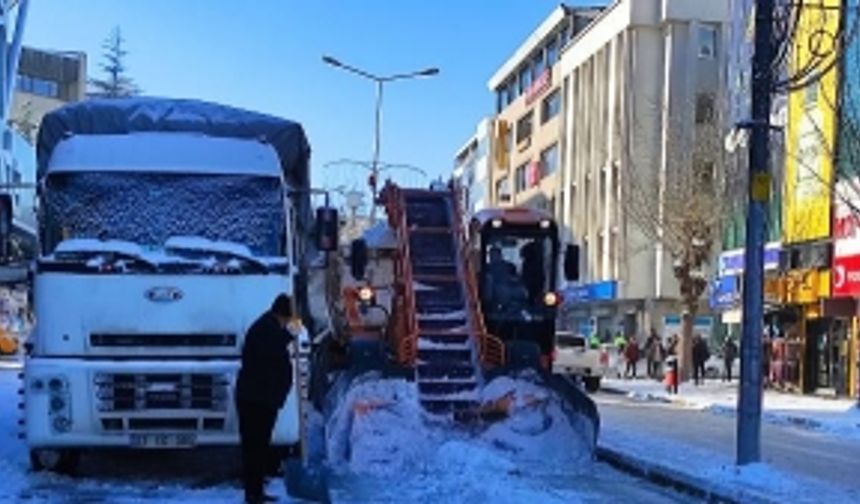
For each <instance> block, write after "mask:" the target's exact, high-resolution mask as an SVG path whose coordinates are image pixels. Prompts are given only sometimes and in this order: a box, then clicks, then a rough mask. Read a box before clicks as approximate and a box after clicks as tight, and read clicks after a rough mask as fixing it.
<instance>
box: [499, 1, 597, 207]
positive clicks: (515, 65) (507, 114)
mask: <svg viewBox="0 0 860 504" xmlns="http://www.w3.org/2000/svg"><path fill="white" fill-rule="evenodd" d="M599 12H600V9H599V8H596V7H595V8H579V7H577V8H574V7H568V6H565V5H561V6H559V7H557V8H556V9H555V10H553V12H552V13H551V14H550V15H549V16H548V17H547V18H546V19H545V20H544V21H543V22H542V23H541V24H540V26H538V28H537V29H536V30H535V31H534V32H533V33H532V34H531V35H529V37H528V38H527V39H526V40H525V41H524V42H523V43H522V44H521V45H520V47H519V48H517V50H516V51H514V53H513V55H511V57H510V58H508V60H507V61H505V62H504V64H503V65H502V66H501V67H500V68H499V69H498V70H497V71H496V73H495V74H494V75H493V76H492V78H491V79H490V81H489V82H488V84H487V85H488V87H489V89H490V90H491V91H493V92H494V93H495V95H496V113H497V116H496V122H495V131H494V140H495V150H494V165H495V168H494V169H493V170H491V174H490V189H491V190H490V201H491V202H492V204H493V205H496V206H510V205H518V206H529V207H532V208H538V209H542V210H545V211H547V212H550V213H552V214H556V212H557V208H556V207H557V203H556V192H557V186H558V181H559V169H560V166H561V146H560V143H559V141H560V139H561V111H562V93H561V86H560V81H561V79H560V77H561V72H560V70H559V55H560V54H561V51H562V48H564V47H565V46H566V45H568V43H569V42H570V40H571V39H572V38H573V37H574V36H576V34H578V33H579V32H580V31H581V30H582V29H583V28H585V27H586V26H587V25H588V23H590V22H591V20H592V19H593V18H594V17H595V16H596V15H597V14H598V13H599Z"/></svg>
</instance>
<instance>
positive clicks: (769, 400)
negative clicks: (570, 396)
mask: <svg viewBox="0 0 860 504" xmlns="http://www.w3.org/2000/svg"><path fill="white" fill-rule="evenodd" d="M602 386H603V388H605V389H614V390H619V391H623V392H625V393H626V394H627V395H628V397H630V398H632V399H636V400H644V401H661V402H672V403H674V404H678V405H680V406H683V407H688V408H694V409H700V410H707V411H710V412H712V413H715V414H720V415H731V416H734V415H735V413H736V412H737V401H738V383H737V382H734V383H724V382H717V381H708V382H706V383H705V385H701V386H698V387H697V386H695V385H694V384H692V383H684V384H682V385H681V387H680V388H679V394H678V395H670V394H668V393H667V392H666V389H665V387H664V386H663V385H662V384H661V383H658V382H656V381H653V380H614V379H604V380H603V385H602ZM762 417H763V419H764V420H765V421H766V422H770V423H773V424H777V425H785V426H792V427H799V428H803V429H808V430H815V431H817V432H821V433H826V434H832V435H834V436H838V437H844V438H849V439H860V408H858V402H857V401H856V400H853V399H830V398H821V397H813V396H806V395H799V394H785V393H781V392H776V391H772V390H766V391H765V394H764V404H763V414H762Z"/></svg>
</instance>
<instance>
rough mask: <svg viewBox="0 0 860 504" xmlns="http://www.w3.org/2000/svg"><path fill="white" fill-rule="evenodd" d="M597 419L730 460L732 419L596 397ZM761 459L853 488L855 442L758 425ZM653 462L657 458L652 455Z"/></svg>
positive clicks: (859, 457) (859, 456) (857, 467)
mask: <svg viewBox="0 0 860 504" xmlns="http://www.w3.org/2000/svg"><path fill="white" fill-rule="evenodd" d="M596 399H597V401H598V407H599V408H600V413H601V420H602V423H603V426H604V429H605V430H606V431H607V432H608V433H610V434H611V433H612V432H624V433H637V434H638V435H639V436H641V437H642V438H643V439H646V440H649V441H656V440H660V439H666V440H672V441H675V442H681V443H685V444H688V445H692V446H696V447H699V448H702V449H704V450H708V451H712V452H714V453H719V454H723V455H725V456H726V457H728V458H730V459H731V458H732V457H733V455H734V450H735V418H734V417H732V416H720V415H714V414H712V413H709V412H705V411H697V410H690V409H684V408H679V407H677V406H673V405H669V404H659V403H646V402H638V401H632V400H630V399H628V398H626V397H624V396H619V395H610V394H598V395H597V396H596ZM762 454H763V457H764V459H765V461H766V462H767V463H768V464H770V465H771V466H773V467H774V468H776V469H780V470H782V471H785V472H787V473H794V474H798V475H803V476H807V477H813V478H818V479H821V480H823V481H826V482H828V483H833V484H836V485H841V486H843V487H846V488H854V487H856V485H857V475H858V474H860V442H857V441H852V440H846V439H839V438H834V437H830V436H827V435H825V434H821V433H818V432H813V431H806V430H802V429H798V428H791V427H783V426H778V425H773V424H768V423H763V424H762ZM658 458H659V455H658Z"/></svg>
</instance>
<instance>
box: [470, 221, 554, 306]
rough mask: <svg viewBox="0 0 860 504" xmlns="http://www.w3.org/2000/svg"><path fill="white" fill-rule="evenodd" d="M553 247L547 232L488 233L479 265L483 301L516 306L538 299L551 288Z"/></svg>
mask: <svg viewBox="0 0 860 504" xmlns="http://www.w3.org/2000/svg"><path fill="white" fill-rule="evenodd" d="M554 250H555V247H554V244H553V240H552V239H551V238H550V237H549V236H546V235H540V234H524V235H521V236H512V235H508V234H505V235H497V236H491V237H489V239H488V240H486V247H485V255H484V258H483V266H482V268H481V271H482V273H483V274H482V280H483V284H482V285H483V287H484V289H483V291H484V293H483V294H482V297H483V298H484V301H485V305H486V306H487V307H488V308H489V309H490V310H494V309H495V310H502V309H504V310H516V309H520V308H524V307H527V306H530V305H537V304H539V303H541V301H542V299H543V296H544V294H545V293H546V292H548V291H550V290H553V289H554V281H553V276H554V262H555V261H554V254H555V253H554Z"/></svg>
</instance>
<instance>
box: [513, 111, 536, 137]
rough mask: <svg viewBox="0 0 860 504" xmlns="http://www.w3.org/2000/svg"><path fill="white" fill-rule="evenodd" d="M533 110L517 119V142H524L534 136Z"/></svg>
mask: <svg viewBox="0 0 860 504" xmlns="http://www.w3.org/2000/svg"><path fill="white" fill-rule="evenodd" d="M532 115H533V114H532V112H531V111H529V112H528V113H527V114H526V115H524V116H522V117H520V120H519V121H517V143H518V144H519V143H520V142H524V141H526V140H528V139H529V138H531V136H532Z"/></svg>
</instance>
